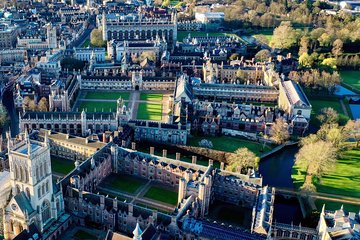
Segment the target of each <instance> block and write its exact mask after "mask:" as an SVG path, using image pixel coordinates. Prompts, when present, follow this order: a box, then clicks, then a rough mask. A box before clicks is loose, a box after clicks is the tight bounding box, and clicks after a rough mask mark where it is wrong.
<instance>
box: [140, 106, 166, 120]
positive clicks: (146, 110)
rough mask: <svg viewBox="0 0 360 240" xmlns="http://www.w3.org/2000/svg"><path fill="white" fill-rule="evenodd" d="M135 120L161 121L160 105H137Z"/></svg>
mask: <svg viewBox="0 0 360 240" xmlns="http://www.w3.org/2000/svg"><path fill="white" fill-rule="evenodd" d="M137 119H141V120H152V121H161V119H162V104H153V103H139V107H138V112H137Z"/></svg>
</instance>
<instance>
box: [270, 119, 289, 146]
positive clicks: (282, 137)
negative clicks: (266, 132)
mask: <svg viewBox="0 0 360 240" xmlns="http://www.w3.org/2000/svg"><path fill="white" fill-rule="evenodd" d="M270 136H271V139H272V140H273V141H274V142H275V143H277V144H283V143H284V142H286V141H287V140H288V139H289V138H290V134H289V129H288V124H287V122H286V120H285V119H284V118H277V119H276V121H275V123H273V125H272V126H271V130H270Z"/></svg>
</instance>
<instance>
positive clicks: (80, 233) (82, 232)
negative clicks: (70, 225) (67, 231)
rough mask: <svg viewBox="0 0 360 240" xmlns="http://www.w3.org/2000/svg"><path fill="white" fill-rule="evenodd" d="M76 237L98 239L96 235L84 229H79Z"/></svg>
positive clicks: (87, 239)
mask: <svg viewBox="0 0 360 240" xmlns="http://www.w3.org/2000/svg"><path fill="white" fill-rule="evenodd" d="M74 238H75V239H86V240H96V239H98V238H97V237H96V236H94V235H92V234H90V233H88V232H85V231H83V230H78V231H77V232H76V233H75V234H74Z"/></svg>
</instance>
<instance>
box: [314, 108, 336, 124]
mask: <svg viewBox="0 0 360 240" xmlns="http://www.w3.org/2000/svg"><path fill="white" fill-rule="evenodd" d="M317 119H318V120H319V121H320V123H322V124H334V123H337V122H338V121H339V114H338V113H337V112H336V111H335V109H333V108H331V107H327V108H322V109H321V110H320V114H319V115H318V116H317Z"/></svg>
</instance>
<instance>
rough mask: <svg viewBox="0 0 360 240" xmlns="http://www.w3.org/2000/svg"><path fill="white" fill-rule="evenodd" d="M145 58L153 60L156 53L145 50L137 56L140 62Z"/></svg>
mask: <svg viewBox="0 0 360 240" xmlns="http://www.w3.org/2000/svg"><path fill="white" fill-rule="evenodd" d="M145 58H147V59H149V60H150V61H153V62H154V61H155V60H156V54H155V52H154V51H145V52H142V53H141V55H140V57H139V60H140V62H142V61H143V60H145Z"/></svg>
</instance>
